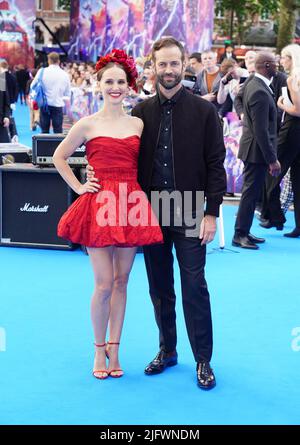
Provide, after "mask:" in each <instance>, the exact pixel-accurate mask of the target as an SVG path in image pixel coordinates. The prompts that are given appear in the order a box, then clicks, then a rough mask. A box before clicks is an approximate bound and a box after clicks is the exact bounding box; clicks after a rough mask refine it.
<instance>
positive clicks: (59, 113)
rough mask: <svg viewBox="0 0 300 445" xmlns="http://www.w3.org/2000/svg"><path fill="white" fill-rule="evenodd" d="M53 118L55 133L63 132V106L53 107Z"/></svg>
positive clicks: (51, 112)
mask: <svg viewBox="0 0 300 445" xmlns="http://www.w3.org/2000/svg"><path fill="white" fill-rule="evenodd" d="M50 114H51V120H52V126H53V132H54V133H62V132H63V127H62V124H63V109H62V107H51V111H50Z"/></svg>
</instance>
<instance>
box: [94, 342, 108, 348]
mask: <svg viewBox="0 0 300 445" xmlns="http://www.w3.org/2000/svg"><path fill="white" fill-rule="evenodd" d="M94 345H95V346H96V348H103V347H104V346H106V343H102V344H101V345H97V343H94Z"/></svg>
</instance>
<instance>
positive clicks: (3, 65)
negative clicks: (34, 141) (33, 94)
mask: <svg viewBox="0 0 300 445" xmlns="http://www.w3.org/2000/svg"><path fill="white" fill-rule="evenodd" d="M8 69H9V65H8V63H7V61H6V60H4V59H3V60H2V61H1V62H0V73H5V80H6V90H7V92H8V96H9V103H10V116H9V133H10V137H11V139H12V140H13V141H14V142H17V140H18V132H17V127H16V123H15V119H14V117H13V110H14V109H15V103H16V102H17V100H18V86H17V79H16V78H15V76H14V75H13V74H11V73H10V72H9V71H8Z"/></svg>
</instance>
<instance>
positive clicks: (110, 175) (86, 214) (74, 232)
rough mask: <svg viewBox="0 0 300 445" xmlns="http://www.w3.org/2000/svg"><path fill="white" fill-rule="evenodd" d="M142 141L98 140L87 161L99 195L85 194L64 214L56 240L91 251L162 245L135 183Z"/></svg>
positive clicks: (90, 146)
mask: <svg viewBox="0 0 300 445" xmlns="http://www.w3.org/2000/svg"><path fill="white" fill-rule="evenodd" d="M139 147H140V138H139V137H138V136H129V137H127V138H123V139H118V138H112V137H107V136H99V137H96V138H93V139H91V140H90V141H88V142H87V144H86V155H87V159H88V162H89V164H90V165H92V166H93V168H94V170H95V175H96V177H97V178H98V179H99V183H100V185H101V189H100V191H99V192H97V193H85V194H84V195H81V196H79V198H77V199H76V201H75V202H73V204H72V205H71V206H70V207H69V208H68V210H67V211H66V212H65V213H64V214H63V216H62V218H61V219H60V221H59V224H58V236H60V237H62V238H65V239H68V240H70V241H72V242H73V243H78V244H82V245H84V246H87V247H105V246H118V247H133V246H144V245H148V244H156V243H162V242H163V236H162V232H161V229H160V227H159V224H158V222H157V219H156V216H155V215H154V213H153V210H152V208H151V206H150V203H149V201H148V199H147V197H146V195H145V193H144V192H143V191H142V190H141V187H140V186H139V184H138V182H137V160H138V153H139Z"/></svg>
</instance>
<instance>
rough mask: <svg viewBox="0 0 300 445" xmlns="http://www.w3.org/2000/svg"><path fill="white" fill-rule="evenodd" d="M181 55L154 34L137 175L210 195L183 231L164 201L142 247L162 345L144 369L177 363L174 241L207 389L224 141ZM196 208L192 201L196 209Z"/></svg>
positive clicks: (200, 376)
mask: <svg viewBox="0 0 300 445" xmlns="http://www.w3.org/2000/svg"><path fill="white" fill-rule="evenodd" d="M184 58H185V53H184V48H183V47H182V45H181V43H180V42H178V41H177V40H175V39H174V38H163V39H160V40H159V41H157V42H155V44H154V46H153V50H152V61H153V67H154V71H155V74H156V77H157V81H158V90H157V95H156V96H154V97H151V98H150V99H147V100H145V101H144V102H142V103H140V104H138V105H137V106H136V107H135V108H134V110H133V113H132V114H133V115H134V116H138V117H140V118H141V119H142V120H143V122H144V130H143V134H142V139H141V148H140V156H139V163H138V179H139V183H140V185H141V187H142V189H143V190H144V191H145V192H146V193H147V195H148V196H149V197H150V195H151V193H153V192H155V191H156V192H162V191H163V192H166V193H168V192H169V193H172V192H174V191H175V190H176V191H179V192H180V193H181V196H182V195H183V194H184V192H185V191H191V192H192V193H193V196H194V197H195V196H196V192H197V191H203V192H204V195H205V196H206V201H207V204H206V210H205V216H204V218H203V219H202V222H201V225H200V224H199V226H200V228H199V230H198V231H197V232H196V233H194V235H193V236H188V235H187V226H186V225H185V224H182V225H181V226H176V225H175V224H174V223H173V216H174V214H175V213H176V212H177V210H178V209H177V208H176V206H175V205H174V207H173V208H172V207H171V210H170V209H168V212H169V213H170V216H171V218H170V219H171V222H170V224H169V225H163V223H162V218H161V214H160V215H159V220H160V223H161V224H162V231H163V234H164V244H162V245H155V246H146V247H144V257H145V263H146V269H147V275H148V281H149V287H150V295H151V299H152V303H153V306H154V311H155V318H156V322H157V325H158V328H159V348H160V349H159V352H158V354H157V355H156V357H155V358H154V359H153V360H152V361H151V362H150V363H149V364H148V366H147V367H146V369H145V373H146V374H147V375H153V374H158V373H161V372H163V371H164V370H165V369H166V368H167V367H169V366H173V365H176V364H177V351H176V343H177V334H176V313H175V300H176V296H175V290H174V271H173V253H172V250H173V246H175V250H176V255H177V260H178V263H179V268H180V275H181V289H182V298H183V310H184V316H185V322H186V327H187V332H188V336H189V340H190V344H191V348H192V351H193V354H194V358H195V361H196V363H197V365H196V370H197V383H198V386H199V387H200V388H201V389H211V388H213V387H214V386H215V376H214V373H213V370H212V369H211V367H210V360H211V356H212V343H213V341H212V320H211V309H210V301H209V292H208V289H207V284H206V281H205V273H204V268H205V257H206V244H207V243H209V242H210V241H212V240H213V238H214V235H215V232H216V217H217V216H218V214H219V206H220V204H221V203H222V198H223V195H224V193H225V192H226V175H225V170H224V167H223V162H224V157H225V147H224V142H223V133H222V128H221V124H220V119H219V117H218V115H217V112H216V110H215V107H214V106H213V105H212V104H211V103H209V102H208V101H206V100H204V99H202V98H200V97H197V96H195V95H193V94H191V93H190V92H188V91H187V90H186V89H185V88H184V87H183V86H182V84H181V80H182V78H183V73H184V69H185V62H184ZM201 210H202V208H201ZM163 211H164V209H163ZM196 214H197V210H196V209H195V207H193V216H194V215H196Z"/></svg>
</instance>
